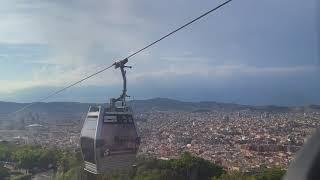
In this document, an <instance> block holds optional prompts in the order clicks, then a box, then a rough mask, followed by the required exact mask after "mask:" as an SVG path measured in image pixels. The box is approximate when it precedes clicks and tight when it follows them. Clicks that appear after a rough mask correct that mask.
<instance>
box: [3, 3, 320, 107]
mask: <svg viewBox="0 0 320 180" xmlns="http://www.w3.org/2000/svg"><path fill="white" fill-rule="evenodd" d="M222 2H223V1H220V0H216V1H212V0H203V1H185V0H176V1H169V0H163V1H146V0H137V1H128V0H92V1H86V0H70V1H63V0H50V1H49V0H4V1H2V2H1V6H0V22H1V23H0V64H1V66H0V83H1V87H0V100H3V101H18V102H30V101H33V100H36V99H37V98H39V97H42V96H44V95H46V94H48V93H50V92H52V91H54V90H57V89H59V88H61V87H63V86H65V85H67V84H70V83H71V82H73V81H76V80H78V79H80V78H81V77H84V76H86V75H88V74H90V73H92V72H95V71H96V70H99V67H101V66H107V65H109V64H111V63H112V62H113V61H115V60H119V59H121V58H123V57H126V56H127V55H128V54H129V53H130V52H133V51H135V50H137V49H139V48H141V47H143V46H144V45H146V44H148V43H149V42H151V41H153V40H155V39H157V38H159V37H160V36H162V35H164V34H166V33H167V32H169V31H170V30H172V29H174V28H175V27H177V26H179V25H181V24H183V23H185V22H186V21H188V20H190V19H192V18H194V17H195V16H198V15H200V14H201V13H203V12H205V11H207V10H209V9H211V8H213V7H215V6H217V5H218V4H220V3H222ZM318 21H319V3H317V0H305V1H301V0H281V1H279V0H262V1H257V0H234V1H233V2H231V3H230V4H228V5H227V6H225V7H223V8H222V9H220V10H218V11H217V12H215V13H213V14H211V15H209V16H208V17H206V18H205V19H203V20H201V21H200V22H197V23H195V24H194V25H192V26H191V27H188V28H187V29H185V30H183V31H181V32H179V33H177V34H176V35H174V36H172V37H170V38H168V39H166V40H164V41H162V42H160V43H158V44H157V45H155V46H154V47H152V48H150V49H148V50H147V51H144V52H143V53H141V54H139V55H137V56H135V57H133V58H132V59H130V64H131V65H133V67H134V68H133V69H132V70H129V71H128V80H129V92H128V93H129V95H131V96H134V97H135V98H136V99H145V98H152V97H169V98H175V99H180V100H188V101H204V100H208V101H222V102H235V103H241V104H259V105H262V104H276V105H304V104H320V95H319V92H320V79H319V77H320V60H319V59H320V53H319V49H320V48H319V41H320V39H319V38H320V37H319V33H320V32H319V31H320V30H319V23H318ZM120 78H121V76H120V74H119V72H118V71H115V70H111V71H108V72H105V73H103V74H100V75H98V76H96V77H94V78H92V79H90V80H88V81H86V82H84V83H82V84H81V85H78V86H76V87H75V88H73V89H70V90H68V91H67V92H65V93H63V94H61V95H59V96H56V97H54V98H52V99H51V100H52V101H81V102H105V101H107V98H108V97H110V96H116V95H118V94H119V93H120V91H119V90H120V89H121V81H120V80H121V79H120ZM118 91H119V92H118Z"/></svg>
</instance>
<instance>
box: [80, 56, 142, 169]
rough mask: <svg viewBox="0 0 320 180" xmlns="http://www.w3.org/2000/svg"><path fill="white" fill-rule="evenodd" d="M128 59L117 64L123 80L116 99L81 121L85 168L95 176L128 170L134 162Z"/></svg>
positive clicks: (92, 110) (135, 144)
mask: <svg viewBox="0 0 320 180" xmlns="http://www.w3.org/2000/svg"><path fill="white" fill-rule="evenodd" d="M127 62H128V59H124V60H122V61H119V62H116V63H115V64H114V65H115V68H116V69H117V68H120V70H121V73H122V77H123V91H122V94H121V96H120V97H119V98H117V99H114V98H111V100H110V104H109V106H108V107H103V106H91V107H90V108H89V111H88V113H87V116H86V119H85V121H84V124H83V127H82V130H81V137H80V145H81V152H82V156H83V160H84V163H85V164H84V166H85V167H84V168H85V170H86V171H89V172H91V173H94V174H105V173H111V172H114V171H118V170H123V169H128V168H129V167H131V166H132V165H133V163H134V161H135V157H136V154H137V151H138V148H139V144H140V137H139V136H138V133H137V130H136V125H135V121H134V119H133V111H132V109H131V108H130V107H129V106H128V105H127V103H126V97H128V96H127V94H126V92H127V88H126V71H125V70H124V68H127V67H129V68H131V67H130V66H125V64H126V63H127Z"/></svg>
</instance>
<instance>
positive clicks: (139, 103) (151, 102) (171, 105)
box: [0, 98, 320, 114]
mask: <svg viewBox="0 0 320 180" xmlns="http://www.w3.org/2000/svg"><path fill="white" fill-rule="evenodd" d="M129 104H130V105H131V106H132V107H133V109H134V110H135V111H138V112H141V111H152V110H154V111H200V112H203V111H212V110H220V111H239V110H246V109H247V110H255V111H265V112H285V111H291V110H302V111H308V110H320V105H308V106H299V107H285V106H272V105H270V106H251V105H240V104H233V103H219V102H184V101H178V100H174V99H167V98H154V99H147V100H132V101H129ZM25 105H27V103H14V102H1V101H0V114H8V113H11V112H14V111H16V110H18V109H19V108H21V107H23V106H25ZM90 105H106V104H95V103H78V102H49V103H44V102H39V103H35V104H34V105H32V106H31V107H29V108H28V109H26V110H25V112H41V113H48V114H51V113H53V114H56V113H60V114H64V113H68V114H70V113H71V114H72V113H85V112H87V110H88V108H89V106H90Z"/></svg>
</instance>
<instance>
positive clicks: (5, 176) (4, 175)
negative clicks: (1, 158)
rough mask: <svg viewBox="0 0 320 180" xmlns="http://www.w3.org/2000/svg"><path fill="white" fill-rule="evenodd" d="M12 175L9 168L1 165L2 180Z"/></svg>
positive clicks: (0, 174) (0, 177) (0, 175)
mask: <svg viewBox="0 0 320 180" xmlns="http://www.w3.org/2000/svg"><path fill="white" fill-rule="evenodd" d="M9 176H10V173H9V170H8V169H7V168H5V167H3V166H0V180H2V179H5V178H7V177H9Z"/></svg>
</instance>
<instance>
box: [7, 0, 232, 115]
mask: <svg viewBox="0 0 320 180" xmlns="http://www.w3.org/2000/svg"><path fill="white" fill-rule="evenodd" d="M231 1H232V0H228V1H225V2H224V3H222V4H220V5H218V6H216V7H215V8H213V9H211V10H209V11H207V12H205V13H203V14H201V15H200V16H198V17H196V18H194V19H192V20H191V21H189V22H187V23H185V24H184V25H182V26H180V27H178V28H177V29H175V30H173V31H171V32H170V33H168V34H166V35H164V36H162V37H161V38H160V39H158V40H156V41H153V42H151V43H150V44H148V45H146V46H145V47H143V48H141V49H139V50H137V51H135V52H134V53H132V54H130V55H129V56H127V57H126V58H124V60H125V59H129V58H131V57H133V56H135V55H137V54H139V53H140V52H142V51H144V50H146V49H147V48H149V47H151V46H153V45H155V44H156V43H158V42H160V41H162V40H163V39H165V38H167V37H169V36H171V35H172V34H174V33H176V32H178V31H180V30H181V29H183V28H185V27H187V26H189V25H191V24H192V23H194V22H196V21H198V20H199V19H201V18H203V17H205V16H207V15H208V14H210V13H212V12H214V11H216V10H218V9H219V8H221V7H222V6H224V5H226V4H228V3H230V2H231ZM115 64H116V62H115V63H113V64H111V65H110V66H108V67H105V68H103V69H101V70H99V71H97V72H95V73H93V74H91V75H89V76H86V77H84V78H83V79H81V80H79V81H77V82H74V83H72V84H70V85H69V86H66V87H64V88H62V89H60V90H58V91H55V92H53V93H52V94H50V95H48V96H46V97H43V98H41V99H38V100H37V101H35V102H33V103H30V104H28V105H26V106H23V107H22V108H20V109H18V110H17V111H15V112H13V114H16V113H18V112H21V111H23V110H25V109H27V108H29V107H30V106H32V105H34V104H36V103H38V102H41V101H44V100H47V99H49V98H50V97H52V96H54V95H57V94H59V93H61V92H63V91H65V90H67V89H69V88H71V87H73V86H75V85H77V84H79V83H81V82H83V81H85V80H87V79H89V78H91V77H93V76H96V75H98V74H100V73H102V72H104V71H106V70H107V69H109V68H111V67H112V66H114V65H115Z"/></svg>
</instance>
